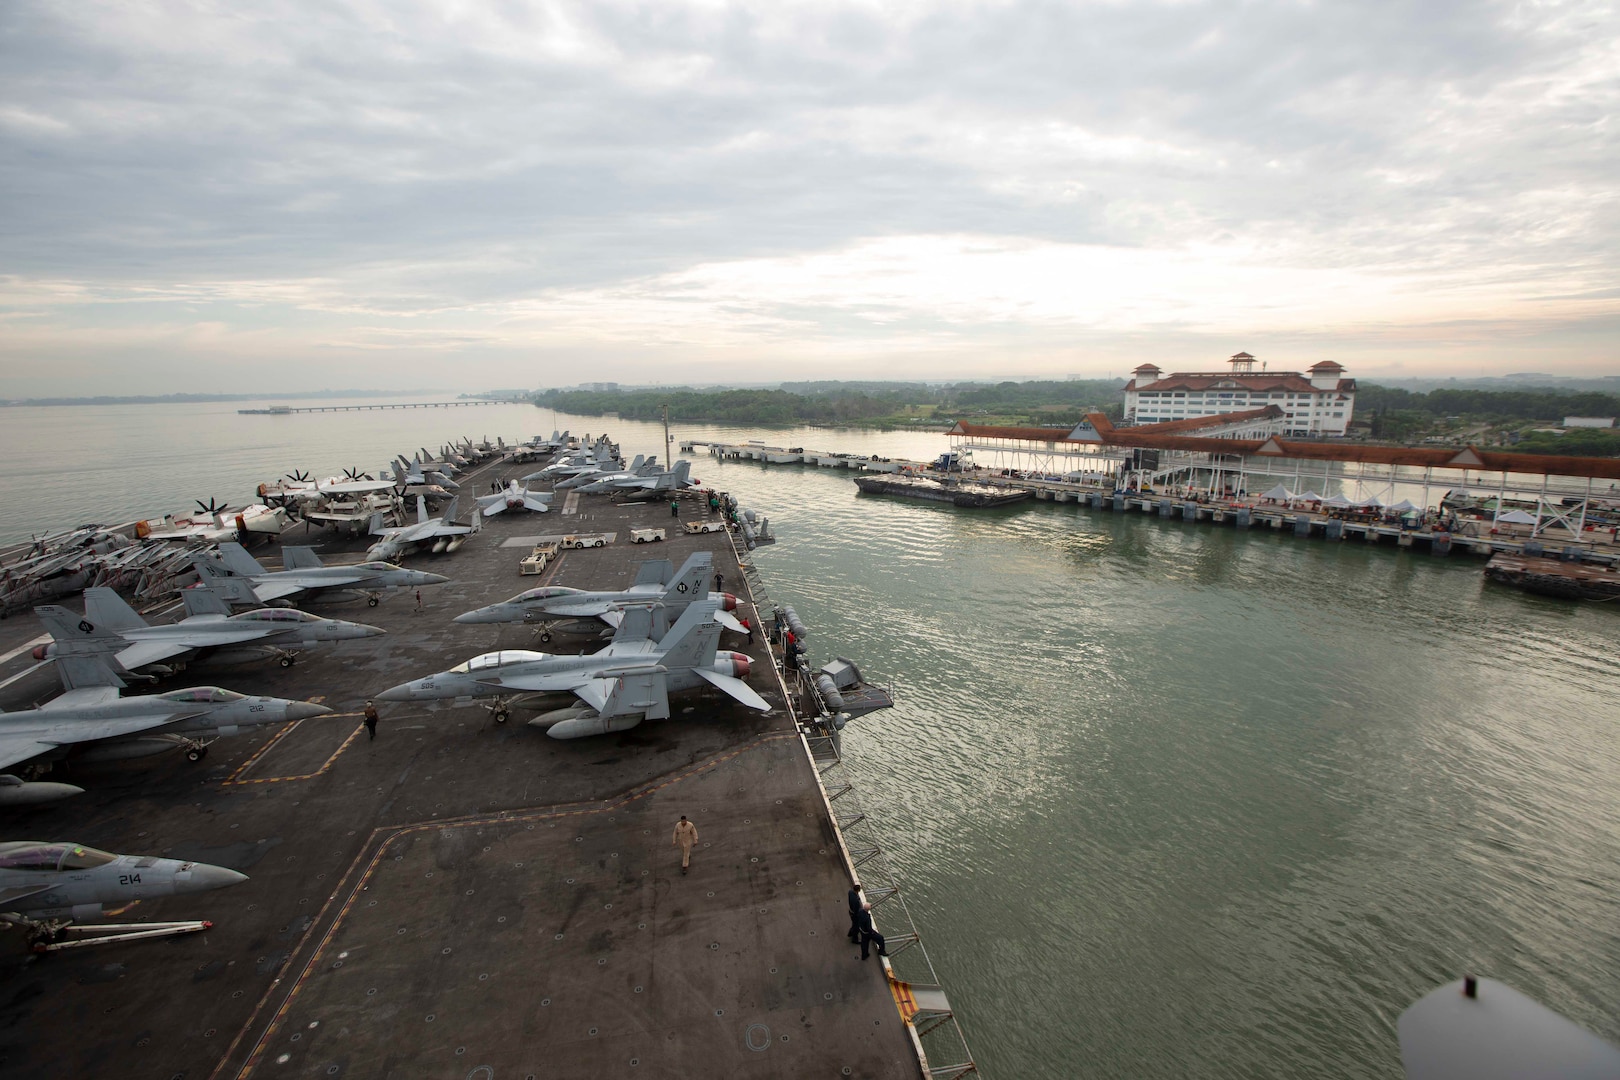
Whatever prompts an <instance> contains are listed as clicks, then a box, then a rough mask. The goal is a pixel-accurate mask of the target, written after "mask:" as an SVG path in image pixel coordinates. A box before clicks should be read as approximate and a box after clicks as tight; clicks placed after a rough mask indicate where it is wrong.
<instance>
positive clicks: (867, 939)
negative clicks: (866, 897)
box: [856, 904, 889, 960]
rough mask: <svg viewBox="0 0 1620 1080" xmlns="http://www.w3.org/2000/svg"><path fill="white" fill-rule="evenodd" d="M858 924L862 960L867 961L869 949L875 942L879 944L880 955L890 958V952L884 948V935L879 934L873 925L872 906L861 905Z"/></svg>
mask: <svg viewBox="0 0 1620 1080" xmlns="http://www.w3.org/2000/svg"><path fill="white" fill-rule="evenodd" d="M856 922H857V923H858V924H859V925H860V928H861V959H862V960H865V959H866V957H867V955H868V953H867V949H868V948H869V947H870V945H871V943H872V942H874V941H875V942H877V949H878V955H879V956H888V955H889V950H888V949H886V948H884V947H883V935H882V934H880V933H878V932H877V928H876V927H874V926H873V925H872V905H871V904H862V905H861V913H860V915H859V916H858V917H857V919H856Z"/></svg>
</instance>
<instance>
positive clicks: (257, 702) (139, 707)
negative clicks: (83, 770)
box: [0, 607, 332, 787]
mask: <svg viewBox="0 0 1620 1080" xmlns="http://www.w3.org/2000/svg"><path fill="white" fill-rule="evenodd" d="M37 610H38V611H39V612H40V614H41V618H44V617H46V616H47V615H53V616H55V617H57V618H62V619H73V618H77V616H75V615H74V614H73V613H72V612H70V611H68V610H67V609H66V608H54V609H53V608H49V607H42V608H39V609H37ZM56 665H57V673H58V674H59V675H60V676H61V677H62V685H63V686H64V687H65V688H66V689H64V691H63V692H62V694H61V696H59V697H56V698H52V699H51V700H50V701H47V702H46V703H45V704H44V705H41V706H40V707H39V708H37V709H30V710H28V711H25V712H13V713H0V768H3V767H5V766H7V765H12V764H15V763H17V762H21V761H32V760H35V759H43V760H46V761H51V760H55V759H57V758H61V757H65V756H67V755H68V754H69V753H70V752H71V753H72V754H73V755H74V756H75V757H77V758H78V759H80V760H85V761H118V760H123V759H126V758H139V757H149V756H151V755H153V754H159V753H163V752H166V751H169V750H175V749H182V748H183V749H184V750H185V751H186V757H188V758H190V759H191V760H192V761H200V760H202V758H203V757H204V756H205V755H206V754H207V753H208V744H209V742H211V741H212V740H213V739H214V738H219V737H223V736H226V735H234V734H236V733H237V731H239V730H240V729H242V728H245V727H258V726H259V725H261V724H279V723H281V722H282V721H284V720H306V719H309V718H311V717H316V716H326V715H327V714H329V713H330V712H331V711H332V710H331V709H328V708H326V707H324V706H321V705H312V704H310V703H309V702H305V701H291V700H288V699H286V698H275V697H248V696H246V695H243V694H238V693H236V692H235V691H232V690H222V689H220V688H219V687H217V686H194V687H190V688H188V689H185V690H172V691H170V692H169V693H166V694H154V695H151V696H146V697H127V698H126V697H119V696H118V691H119V688H120V687H122V686H123V685H124V681H123V680H122V679H120V678H119V677H118V676H117V674H115V673H114V671H113V669H112V668H111V667H109V666H108V663H107V660H106V658H105V656H102V655H96V654H84V653H74V652H66V653H64V654H63V655H61V656H59V657H57V660H56ZM27 786H30V785H24V787H27Z"/></svg>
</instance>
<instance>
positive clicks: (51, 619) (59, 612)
mask: <svg viewBox="0 0 1620 1080" xmlns="http://www.w3.org/2000/svg"><path fill="white" fill-rule="evenodd" d="M34 614H35V615H38V616H39V621H40V622H41V623H43V624H44V625H45V630H46V632H47V633H49V634H50V635H51V637H53V638H54V639H56V650H55V652H56V655H58V656H60V655H64V654H69V653H72V654H78V655H84V654H86V653H106V652H117V651H118V650H119V649H122V648H124V647H125V646H126V645H128V644H129V643H128V642H126V641H125V640H124V639H123V638H121V637H119V636H118V635H117V634H115V633H114V632H113V631H112V629H111V628H109V627H106V626H102V625H100V624H99V623H97V622H96V621H95V620H93V619H90V618H88V617H86V618H82V619H81V618H80V617H79V616H77V615H75V614H74V613H73V612H71V611H69V610H68V609H67V608H65V607H58V606H57V605H55V604H42V605H41V606H39V607H37V608H35V609H34ZM141 625H142V626H145V625H146V624H145V623H142V624H141Z"/></svg>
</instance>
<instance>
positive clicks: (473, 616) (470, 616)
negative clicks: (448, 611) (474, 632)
mask: <svg viewBox="0 0 1620 1080" xmlns="http://www.w3.org/2000/svg"><path fill="white" fill-rule="evenodd" d="M451 621H452V622H458V623H475V622H478V621H479V619H478V612H476V611H469V612H466V613H464V614H461V615H457V616H456V617H455V618H454V619H453V620H451Z"/></svg>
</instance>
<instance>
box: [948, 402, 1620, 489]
mask: <svg viewBox="0 0 1620 1080" xmlns="http://www.w3.org/2000/svg"><path fill="white" fill-rule="evenodd" d="M1256 414H1257V411H1256V410H1251V411H1250V412H1249V413H1227V414H1225V415H1223V416H1215V417H1199V418H1198V419H1200V420H1214V421H1216V422H1219V423H1230V422H1232V421H1233V420H1234V419H1241V418H1244V417H1246V416H1251V415H1256ZM1178 423H1180V421H1174V420H1173V421H1170V422H1169V423H1168V424H1145V425H1143V426H1141V427H1134V428H1116V427H1114V425H1113V422H1112V421H1110V420H1109V419H1108V417H1107V416H1105V415H1103V414H1102V413H1088V414H1087V415H1086V419H1085V422H1084V424H1082V425H1081V427H1080V428H1076V429H1075V431H1074V432H1069V431H1065V430H1063V429H1061V428H1047V427H996V426H992V425H987V424H969V423H966V422H963V421H958V422H957V423H956V425H955V426H954V427H952V428H951V429H950V431H949V432H947V434H949V435H957V436H970V437H976V438H981V439H1007V440H1012V441H1019V442H1042V443H1082V442H1085V443H1090V444H1091V445H1097V444H1101V445H1104V446H1120V447H1133V448H1142V449H1149V450H1180V451H1185V452H1189V453H1204V454H1246V455H1257V454H1259V453H1260V452H1261V448H1262V447H1264V448H1265V449H1266V454H1265V456H1266V457H1268V458H1273V459H1275V458H1276V457H1279V456H1280V457H1289V458H1298V459H1301V460H1305V461H1345V462H1358V463H1361V464H1376V465H1402V466H1408V467H1412V468H1435V469H1458V470H1462V469H1467V470H1469V471H1473V472H1502V473H1525V474H1529V475H1533V476H1577V477H1593V478H1595V479H1602V480H1620V458H1593V457H1575V456H1573V455H1566V454H1509V453H1502V452H1499V451H1492V450H1481V449H1479V448H1478V447H1473V446H1469V447H1464V448H1462V449H1460V450H1459V449H1457V448H1454V447H1453V448H1443V447H1442V448H1432V449H1431V448H1427V447H1416V446H1383V445H1377V444H1371V443H1346V442H1340V441H1338V440H1334V441H1331V442H1303V441H1296V440H1290V439H1279V438H1276V437H1275V436H1273V437H1271V438H1268V439H1217V438H1213V437H1210V436H1200V435H1187V434H1182V433H1180V430H1181V429H1177V430H1167V429H1169V428H1172V427H1173V426H1174V425H1175V424H1178ZM1085 427H1089V428H1090V429H1092V430H1094V431H1095V432H1096V435H1095V437H1092V438H1078V437H1075V436H1076V435H1078V433H1079V432H1080V430H1081V428H1085ZM1088 434H1089V433H1088Z"/></svg>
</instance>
